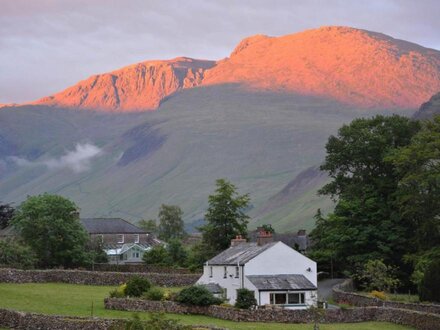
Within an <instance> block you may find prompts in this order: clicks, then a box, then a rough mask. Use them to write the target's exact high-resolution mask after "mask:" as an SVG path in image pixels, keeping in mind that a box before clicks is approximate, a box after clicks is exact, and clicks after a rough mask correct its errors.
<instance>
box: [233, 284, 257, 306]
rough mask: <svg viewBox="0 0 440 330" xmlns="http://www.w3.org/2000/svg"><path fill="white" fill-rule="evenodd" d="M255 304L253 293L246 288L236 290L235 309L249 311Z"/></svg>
mask: <svg viewBox="0 0 440 330" xmlns="http://www.w3.org/2000/svg"><path fill="white" fill-rule="evenodd" d="M256 304H257V300H256V299H255V294H254V291H251V290H248V289H246V288H243V289H238V290H237V300H236V301H235V307H237V308H241V309H249V308H251V307H252V306H255V305H256Z"/></svg>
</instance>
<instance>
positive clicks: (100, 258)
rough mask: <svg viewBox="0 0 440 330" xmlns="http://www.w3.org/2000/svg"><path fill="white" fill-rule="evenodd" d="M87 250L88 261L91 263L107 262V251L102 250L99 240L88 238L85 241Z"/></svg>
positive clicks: (102, 245)
mask: <svg viewBox="0 0 440 330" xmlns="http://www.w3.org/2000/svg"><path fill="white" fill-rule="evenodd" d="M87 250H88V251H89V254H90V262H93V263H107V262H108V256H107V253H105V251H104V244H103V243H102V241H101V240H99V239H95V240H90V241H89V242H88V243H87Z"/></svg>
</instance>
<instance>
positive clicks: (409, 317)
mask: <svg viewBox="0 0 440 330" xmlns="http://www.w3.org/2000/svg"><path fill="white" fill-rule="evenodd" d="M104 305H105V308H107V309H114V310H125V311H149V312H165V313H176V314H199V315H206V316H211V317H216V318H219V319H223V320H229V321H235V322H277V323H311V322H314V321H315V320H318V321H319V322H321V323H354V322H366V321H385V322H393V323H397V324H402V325H407V326H412V327H414V328H416V329H420V330H438V329H439V324H440V315H436V314H428V313H421V312H416V311H410V310H403V309H395V308H385V307H361V308H348V309H331V310H316V309H313V310H288V309H258V310H241V309H236V308H232V307H223V306H209V307H199V306H188V305H183V304H179V303H176V302H173V301H163V302H160V301H151V300H143V299H119V298H107V299H105V301H104Z"/></svg>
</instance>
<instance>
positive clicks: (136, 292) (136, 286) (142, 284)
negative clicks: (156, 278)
mask: <svg viewBox="0 0 440 330" xmlns="http://www.w3.org/2000/svg"><path fill="white" fill-rule="evenodd" d="M150 288H151V283H150V281H148V280H147V279H146V278H143V277H140V276H133V277H132V278H131V279H130V280H129V281H128V282H127V287H126V288H125V295H126V296H129V297H140V296H142V294H143V293H144V292H147V291H148V290H149V289H150Z"/></svg>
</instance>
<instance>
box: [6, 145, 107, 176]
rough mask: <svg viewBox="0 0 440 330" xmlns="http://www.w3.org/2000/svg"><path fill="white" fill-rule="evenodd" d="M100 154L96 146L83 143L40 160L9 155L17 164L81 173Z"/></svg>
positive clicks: (88, 167) (87, 168)
mask: <svg viewBox="0 0 440 330" xmlns="http://www.w3.org/2000/svg"><path fill="white" fill-rule="evenodd" d="M101 154H102V150H101V149H100V148H98V147H97V146H95V145H93V144H90V143H85V144H79V143H78V144H77V145H76V146H75V149H74V150H71V151H67V152H66V153H65V154H64V155H62V156H61V157H58V158H50V159H46V160H41V161H29V160H27V159H24V158H20V157H10V159H11V160H12V161H13V162H15V163H16V164H17V165H18V166H41V165H44V166H46V167H47V168H48V169H51V170H55V169H70V170H71V171H73V172H75V173H81V172H84V171H87V170H89V169H90V166H91V161H92V160H93V159H94V158H96V157H97V156H99V155H101Z"/></svg>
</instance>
